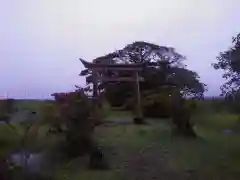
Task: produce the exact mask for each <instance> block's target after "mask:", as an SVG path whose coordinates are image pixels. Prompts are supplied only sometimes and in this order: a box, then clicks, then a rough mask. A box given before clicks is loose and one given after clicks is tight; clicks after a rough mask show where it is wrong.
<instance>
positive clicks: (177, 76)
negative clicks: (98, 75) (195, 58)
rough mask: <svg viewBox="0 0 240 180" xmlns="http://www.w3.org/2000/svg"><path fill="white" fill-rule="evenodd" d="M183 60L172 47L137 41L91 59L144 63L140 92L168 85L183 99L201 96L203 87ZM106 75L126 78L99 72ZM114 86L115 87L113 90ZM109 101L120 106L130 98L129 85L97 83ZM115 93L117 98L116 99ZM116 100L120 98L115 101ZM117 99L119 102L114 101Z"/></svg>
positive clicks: (119, 73) (87, 79) (89, 78)
mask: <svg viewBox="0 0 240 180" xmlns="http://www.w3.org/2000/svg"><path fill="white" fill-rule="evenodd" d="M184 60H185V57H184V56H183V55H181V54H179V53H177V52H176V50H175V49H174V48H172V47H165V46H159V45H156V44H152V43H148V42H143V41H137V42H134V43H132V44H128V45H126V46H125V47H124V48H123V49H121V50H117V51H115V52H113V53H109V54H107V55H105V56H101V57H98V58H96V59H94V60H93V62H94V63H125V64H131V63H146V68H145V69H144V71H143V72H141V73H140V75H141V76H143V77H144V79H145V82H142V83H141V90H149V89H156V88H157V87H159V86H163V85H166V84H169V83H174V84H175V85H177V86H178V87H179V88H180V90H181V92H182V94H183V95H184V96H192V97H202V96H203V93H204V91H205V85H204V84H203V83H201V82H200V81H199V76H198V75H197V73H196V72H193V71H191V70H188V69H186V66H185V64H184V63H183V61H184ZM102 73H103V74H104V75H108V76H120V75H121V76H123V75H128V74H127V72H118V74H117V73H116V72H109V71H104V72H102ZM81 75H83V76H86V81H87V84H89V83H91V72H90V71H89V70H83V71H82V72H81ZM116 85H117V86H118V88H115V87H116ZM100 88H104V89H105V91H106V92H107V93H106V95H107V96H108V97H109V98H110V99H112V100H113V101H112V102H115V103H116V104H121V103H122V102H124V101H126V98H129V97H131V83H125V82H122V83H111V84H109V83H107V84H100ZM116 94H118V95H119V96H116ZM117 97H119V98H117ZM117 99H119V101H117Z"/></svg>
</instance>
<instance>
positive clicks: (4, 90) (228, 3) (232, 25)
mask: <svg viewBox="0 0 240 180" xmlns="http://www.w3.org/2000/svg"><path fill="white" fill-rule="evenodd" d="M239 7H240V1H239V0H147V1H144V0H0V55H1V57H0V58H1V60H0V62H1V65H0V82H1V85H0V98H2V97H5V96H6V95H7V96H9V97H13V98H49V94H51V93H52V92H56V91H69V90H72V89H73V88H74V85H76V84H78V85H83V84H84V79H83V78H81V77H79V76H78V74H79V72H80V71H81V69H82V68H83V67H82V65H81V63H80V61H78V58H79V57H81V58H83V59H85V60H88V61H91V60H92V59H93V58H95V57H98V56H101V55H104V54H105V53H109V52H112V51H114V50H116V49H120V48H123V47H124V46H125V45H126V44H128V43H131V42H133V41H142V40H143V41H148V42H152V43H156V44H159V45H163V46H164V45H167V46H172V47H174V48H176V50H177V51H178V52H179V53H181V54H183V55H186V56H187V60H186V64H187V65H188V68H189V69H192V70H195V71H197V72H198V73H199V75H200V76H201V80H202V81H203V82H204V83H206V84H207V85H208V87H209V91H208V92H207V93H206V94H207V95H218V94H219V93H220V90H219V87H220V85H221V84H222V83H223V80H222V78H221V72H217V71H215V70H214V69H213V68H212V67H211V66H210V64H211V63H213V62H214V61H216V56H217V55H218V53H219V52H220V51H224V50H226V49H227V48H228V47H229V46H230V45H231V38H232V36H234V35H235V34H236V33H238V32H240V19H239V18H240V11H239Z"/></svg>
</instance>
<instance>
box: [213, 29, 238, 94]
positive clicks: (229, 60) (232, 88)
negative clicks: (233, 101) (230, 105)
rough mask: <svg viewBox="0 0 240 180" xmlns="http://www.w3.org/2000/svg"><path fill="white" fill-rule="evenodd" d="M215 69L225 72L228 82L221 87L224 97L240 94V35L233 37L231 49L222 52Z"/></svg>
mask: <svg viewBox="0 0 240 180" xmlns="http://www.w3.org/2000/svg"><path fill="white" fill-rule="evenodd" d="M213 67H214V68H215V69H221V70H223V71H224V74H223V78H224V79H226V80H227V82H226V83H225V84H223V85H222V87H221V90H222V95H224V96H228V95H232V94H236V93H239V92H240V33H239V34H238V35H237V36H235V37H233V39H232V46H231V47H230V48H229V49H227V50H226V51H224V52H220V54H219V56H217V63H214V64H213Z"/></svg>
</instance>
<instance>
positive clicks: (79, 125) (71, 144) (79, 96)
mask: <svg viewBox="0 0 240 180" xmlns="http://www.w3.org/2000/svg"><path fill="white" fill-rule="evenodd" d="M53 96H54V98H55V101H56V105H57V108H58V110H59V113H60V116H61V118H62V121H63V123H64V125H65V126H66V131H65V138H66V143H67V144H66V147H67V151H68V153H69V155H70V156H77V155H80V154H82V153H86V152H88V151H90V148H91V146H92V144H91V143H92V139H91V138H92V130H93V125H94V124H93V121H92V120H91V104H90V101H89V99H88V97H87V96H86V95H85V93H84V91H83V89H79V90H77V91H75V92H69V93H55V94H53Z"/></svg>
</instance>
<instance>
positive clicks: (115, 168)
mask: <svg viewBox="0 0 240 180" xmlns="http://www.w3.org/2000/svg"><path fill="white" fill-rule="evenodd" d="M202 118H204V119H202V120H201V121H200V119H199V118H198V117H196V118H195V121H196V122H198V124H199V125H197V126H196V127H195V129H196V132H197V134H198V135H199V138H198V139H186V138H183V137H173V136H172V135H171V124H170V123H169V122H168V120H149V125H144V126H136V125H132V124H127V125H126V124H118V123H114V119H115V120H117V121H119V119H124V120H127V121H129V123H131V118H129V114H128V113H126V112H124V113H122V114H121V113H120V112H117V113H113V114H112V115H111V119H112V121H113V123H112V124H111V125H108V126H100V127H98V128H97V129H96V132H95V135H96V138H97V140H98V142H99V144H100V145H101V146H102V147H103V149H104V152H105V154H106V158H107V159H108V161H109V163H110V166H111V169H110V170H108V171H89V170H87V169H86V168H84V166H82V168H81V165H79V161H81V160H79V161H78V160H75V161H73V162H70V163H69V164H67V165H64V166H63V167H61V168H60V169H59V170H58V171H57V173H56V179H59V180H61V179H64V177H68V178H69V179H71V180H75V179H76V180H77V179H89V180H91V179H92V180H96V179H99V177H101V179H103V180H105V179H106V180H109V179H111V180H120V179H124V180H128V179H129V180H132V179H136V180H139V179H143V180H145V179H146V180H147V179H199V180H200V179H201V180H202V179H206V180H208V179H209V180H212V179H224V180H226V179H233V180H234V179H238V178H239V177H240V172H239V170H240V153H239V152H240V144H239V142H240V134H222V130H224V129H228V128H232V127H234V126H236V123H237V116H234V115H229V114H224V115H223V114H222V115H218V114H212V115H209V114H208V115H205V117H204V116H202ZM108 119H109V118H108ZM215 123H216V124H215ZM76 167H79V168H76Z"/></svg>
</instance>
